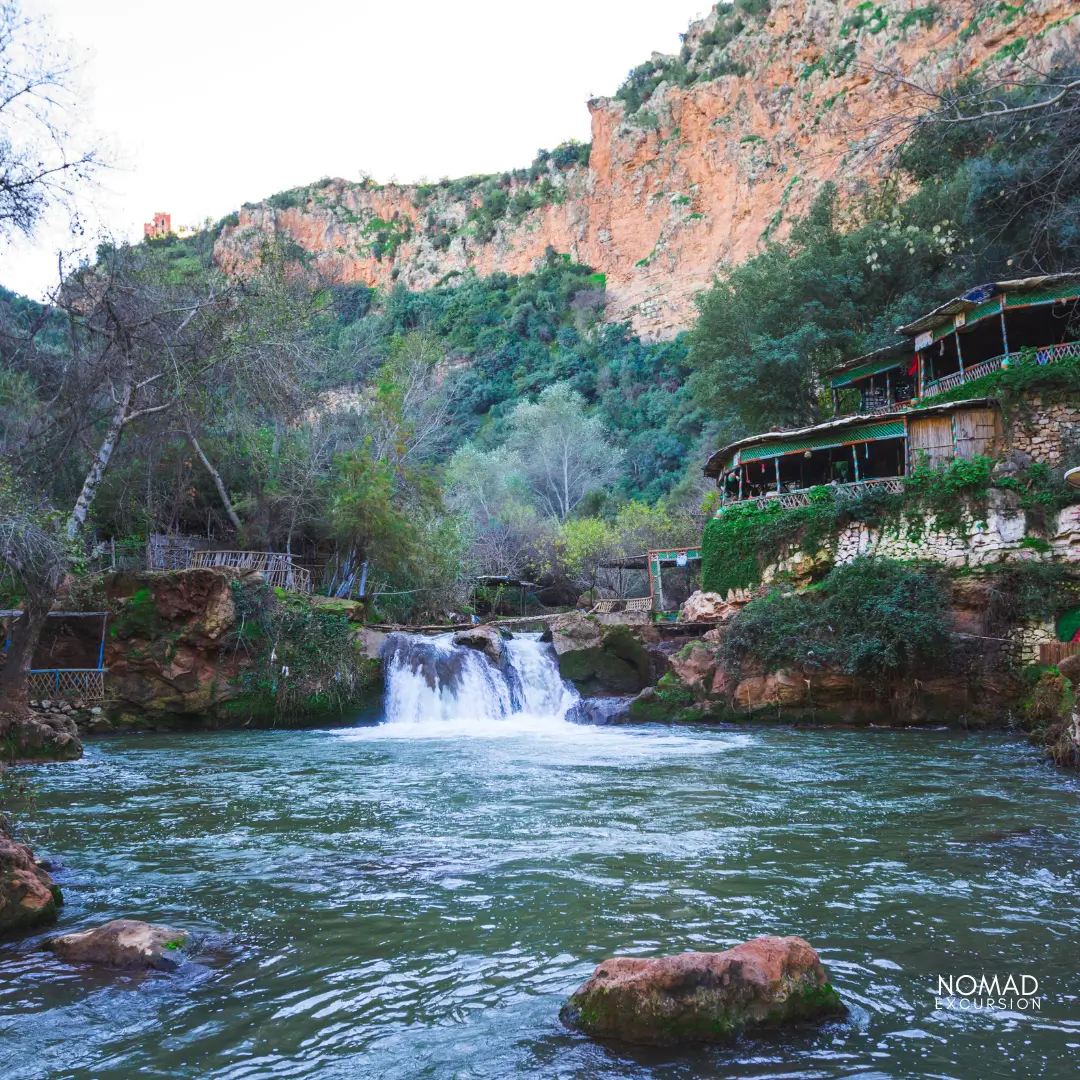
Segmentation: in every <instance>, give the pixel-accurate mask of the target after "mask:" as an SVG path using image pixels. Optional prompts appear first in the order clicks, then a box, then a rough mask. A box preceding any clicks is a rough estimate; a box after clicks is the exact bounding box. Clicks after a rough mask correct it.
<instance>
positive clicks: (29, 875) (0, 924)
mask: <svg viewBox="0 0 1080 1080" xmlns="http://www.w3.org/2000/svg"><path fill="white" fill-rule="evenodd" d="M63 902H64V898H63V895H62V894H61V892H60V889H59V888H58V887H57V885H56V882H54V881H53V879H52V878H51V877H49V875H48V873H47V872H46V871H45V870H44V869H43V868H42V867H40V866H38V864H37V862H35V860H34V854H33V852H32V851H31V850H30V849H29V848H28V847H27V846H26V845H25V844H22V843H20V842H19V841H18V840H15V839H13V838H12V837H10V836H7V835H4V834H3V833H0V934H6V933H7V932H8V931H9V930H31V929H33V928H34V927H35V926H45V925H47V924H48V923H54V922H56V915H57V910H56V909H57V908H58V907H59V906H60V905H61V904H62V903H63Z"/></svg>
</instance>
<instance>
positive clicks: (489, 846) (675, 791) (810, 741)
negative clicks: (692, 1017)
mask: <svg viewBox="0 0 1080 1080" xmlns="http://www.w3.org/2000/svg"><path fill="white" fill-rule="evenodd" d="M31 772H32V774H33V777H34V780H35V783H36V785H37V787H38V792H39V794H38V804H39V810H38V814H37V817H36V822H35V826H34V827H35V829H36V830H37V835H38V839H37V845H38V847H39V849H40V850H42V851H47V852H49V853H53V854H55V855H57V856H58V857H60V858H61V859H62V860H63V863H64V869H62V870H60V871H58V872H57V874H56V877H57V879H58V881H59V882H60V884H61V885H62V886H63V888H64V892H65V896H66V898H67V903H66V906H65V908H64V909H63V914H62V917H61V923H60V925H61V927H65V928H73V927H76V926H79V925H82V924H86V923H91V922H99V921H103V920H105V919H108V918H114V917H120V916H130V917H136V918H138V917H142V918H147V919H150V920H152V921H158V922H164V923H167V924H171V925H174V926H181V927H185V928H187V929H189V930H191V931H193V932H194V933H195V934H196V935H197V936H198V937H199V938H200V939H201V941H202V944H201V946H200V950H199V952H198V954H197V956H196V958H195V960H194V961H193V962H191V963H189V964H187V965H186V966H185V967H184V968H183V969H182V971H181V972H180V973H179V974H174V975H166V974H157V973H154V974H151V975H149V976H127V975H120V974H114V973H107V972H92V973H88V972H85V971H77V970H75V969H73V968H70V967H66V966H65V965H63V964H61V963H59V962H58V961H56V960H54V959H52V958H51V957H50V956H48V954H42V953H40V952H39V951H37V949H36V946H37V944H38V943H39V942H40V938H41V935H38V936H37V937H35V938H28V939H24V940H22V941H20V942H16V943H14V944H8V945H5V946H4V947H3V948H2V949H0V1076H3V1077H5V1078H6V1080H16V1078H17V1080H39V1078H40V1080H44V1078H49V1080H60V1078H68V1077H71V1078H83V1077H93V1078H98V1080H113V1078H125V1080H126V1078H129V1077H134V1076H147V1077H183V1078H188V1077H190V1078H199V1080H204V1078H230V1080H240V1078H244V1080H250V1078H267V1080H269V1078H281V1077H318V1078H320V1080H346V1078H349V1080H353V1078H368V1077H370V1078H378V1080H392V1078H398V1077H401V1078H406V1077H408V1078H412V1077H433V1078H436V1077H437V1078H447V1080H449V1078H486V1077H500V1078H501V1077H517V1076H529V1077H533V1076H535V1077H550V1078H556V1077H558V1078H581V1080H586V1078H588V1080H596V1078H625V1077H630V1078H637V1077H641V1078H646V1077H648V1078H653V1077H655V1078H676V1077H678V1078H683V1077H685V1078H690V1077H695V1078H697V1077H754V1078H764V1077H805V1078H828V1077H860V1078H870V1077H889V1078H907V1077H912V1078H914V1077H949V1078H956V1080H989V1078H992V1077H1025V1078H1026V1077H1067V1076H1068V1077H1071V1076H1074V1075H1076V1062H1077V1060H1078V1059H1080V974H1078V968H1080V964H1078V958H1080V949H1078V946H1077V942H1078V940H1080V785H1078V784H1077V781H1076V779H1075V778H1073V777H1071V776H1068V775H1065V774H1061V773H1055V772H1054V771H1052V770H1051V769H1049V768H1048V767H1047V766H1046V765H1044V764H1043V762H1042V761H1041V760H1040V757H1039V755H1038V753H1037V752H1035V751H1034V750H1032V749H1030V748H1028V747H1027V746H1026V745H1025V744H1023V743H1022V742H1019V741H1016V740H1012V739H1007V738H1005V737H996V736H985V735H980V736H975V735H961V734H954V733H949V732H944V731H940V732H899V731H885V730H870V731H850V730H828V729H821V730H813V729H793V728H785V727H770V726H755V725H747V726H746V727H744V728H731V729H708V730H706V729H669V728H662V727H648V726H647V727H640V728H591V727H585V726H578V725H573V724H568V723H565V722H564V721H562V720H561V719H559V718H557V717H551V716H549V717H532V718H531V719H530V718H528V717H522V716H517V717H511V718H509V719H503V720H501V721H500V720H492V719H487V720H485V721H483V722H477V723H476V724H474V725H472V726H470V724H469V722H468V720H467V719H462V718H460V717H458V718H454V717H449V718H446V719H442V720H440V721H439V722H437V723H435V722H432V723H409V722H396V723H389V724H387V723H381V724H374V723H362V724H357V725H356V726H352V727H345V728H336V729H327V730H317V731H315V730H307V731H299V730H292V731H290V730H277V731H263V732H251V731H240V732H237V731H233V732H218V733H206V734H191V735H157V736H144V737H123V738H116V739H110V740H98V741H93V742H91V743H90V744H89V746H88V748H87V752H86V756H85V757H84V759H83V760H82V761H80V762H77V763H74V764H66V765H58V766H49V767H42V768H38V769H36V770H31ZM767 933H774V934H799V935H801V936H803V937H805V938H807V939H808V940H809V941H810V942H811V943H812V944H813V945H814V946H815V947H816V948H817V949H818V950H819V951H820V952H821V954H822V958H823V960H824V962H825V964H826V966H827V967H828V969H829V972H830V974H831V976H832V980H833V982H834V984H835V985H836V986H837V987H838V989H839V991H840V993H841V995H842V996H843V998H844V1000H845V1001H846V1002H847V1003H848V1004H849V1005H850V1006H851V1008H852V1013H851V1018H850V1019H849V1020H848V1021H847V1022H845V1023H842V1024H834V1025H832V1026H830V1027H827V1028H825V1029H823V1030H821V1031H819V1032H812V1033H797V1034H788V1035H785V1036H782V1037H777V1038H772V1039H765V1040H753V1041H745V1042H743V1043H741V1044H738V1045H736V1046H732V1047H711V1048H696V1049H680V1050H664V1051H660V1050H640V1049H639V1050H630V1049H627V1048H625V1047H622V1048H620V1047H611V1046H602V1045H597V1044H594V1043H592V1042H590V1041H588V1040H587V1039H585V1038H583V1037H581V1036H578V1035H574V1034H571V1033H569V1032H567V1031H565V1030H563V1028H562V1027H561V1026H560V1024H559V1021H558V1016H557V1014H558V1010H559V1006H560V1005H561V1004H562V1002H563V1000H564V999H565V998H566V996H567V995H568V994H569V993H570V992H571V991H572V990H573V989H574V988H575V986H576V985H577V984H578V983H579V982H580V981H581V980H582V979H584V978H585V977H586V976H587V975H588V974H589V972H590V971H591V969H592V967H593V966H594V965H595V964H596V963H598V962H599V961H601V960H602V959H604V958H605V957H607V956H610V955H612V954H613V953H631V954H640V955H645V956H653V955H659V954H662V953H668V952H676V951H681V950H684V949H698V950H705V949H707V950H715V949H722V948H725V947H729V946H731V945H734V944H736V943H738V942H741V941H744V940H747V939H748V938H751V937H754V936H757V935H760V934H767ZM966 973H975V974H981V973H987V974H993V973H1000V974H1001V975H1002V977H1005V976H1007V975H1009V974H1013V975H1016V976H1019V975H1021V974H1026V975H1029V976H1034V977H1035V978H1037V979H1038V982H1039V996H1040V998H1041V1002H1040V1003H1041V1009H1040V1010H1039V1011H1033V1010H1030V1009H1026V1010H1019V1009H1016V1008H1014V1009H1012V1010H1009V1009H1000V1010H997V1011H993V1012H977V1013H976V1012H960V1011H948V1010H945V1009H941V1008H937V1007H936V1006H935V990H936V988H937V978H938V976H939V975H940V976H944V977H948V976H953V977H954V978H955V977H956V976H960V975H963V974H966Z"/></svg>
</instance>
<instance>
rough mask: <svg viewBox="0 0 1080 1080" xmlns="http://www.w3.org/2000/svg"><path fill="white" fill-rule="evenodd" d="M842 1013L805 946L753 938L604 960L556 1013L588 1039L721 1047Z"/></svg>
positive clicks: (799, 942)
mask: <svg viewBox="0 0 1080 1080" xmlns="http://www.w3.org/2000/svg"><path fill="white" fill-rule="evenodd" d="M846 1012H847V1009H846V1008H845V1006H844V1005H843V1003H842V1002H841V1001H840V997H839V995H838V994H837V993H836V991H835V990H834V989H833V987H832V986H831V985H830V983H829V980H828V976H827V975H826V973H825V969H824V967H822V964H821V960H820V958H819V957H818V954H817V953H816V952H815V951H814V949H813V948H812V947H811V946H810V945H809V943H807V942H806V941H804V940H803V939H802V938H799V937H761V938H755V939H754V940H753V941H748V942H747V943H746V944H745V945H739V946H736V947H735V948H734V949H728V950H727V951H726V952H719V953H682V954H681V955H679V956H663V957H660V958H659V959H655V960H649V959H643V958H641V957H630V956H616V957H614V958H613V959H611V960H605V961H604V963H602V964H600V965H599V967H597V968H596V970H595V971H594V972H593V973H592V975H591V977H590V978H589V979H588V980H587V981H586V982H585V983H583V984H582V985H581V986H580V987H578V989H577V990H576V991H575V992H574V994H573V996H572V997H571V998H570V1000H569V1001H568V1002H567V1003H566V1005H565V1006H563V1009H562V1012H561V1013H560V1014H559V1015H560V1018H561V1019H562V1021H563V1023H564V1024H566V1026H567V1027H570V1028H573V1029H574V1030H577V1031H581V1032H583V1033H584V1034H586V1035H591V1036H593V1037H594V1038H599V1039H614V1040H618V1041H620V1042H625V1043H643V1044H646V1045H651V1046H671V1045H675V1044H678V1043H690V1042H725V1041H727V1040H729V1039H732V1038H734V1037H736V1036H738V1035H740V1034H742V1033H744V1032H753V1031H760V1030H768V1029H776V1028H781V1027H785V1026H788V1025H793V1024H804V1023H809V1022H813V1023H820V1022H822V1021H825V1020H830V1019H835V1018H839V1017H842V1016H844V1015H845V1014H846Z"/></svg>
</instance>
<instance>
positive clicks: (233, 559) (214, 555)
mask: <svg viewBox="0 0 1080 1080" xmlns="http://www.w3.org/2000/svg"><path fill="white" fill-rule="evenodd" d="M213 566H230V567H232V568H233V569H236V570H258V571H259V573H261V574H262V576H263V578H264V580H265V581H266V583H267V584H268V585H272V586H274V587H275V588H279V589H286V590H288V591H289V592H299V593H309V592H311V571H310V570H308V569H307V568H306V567H303V566H294V565H293V562H292V558H291V556H289V555H285V554H283V553H281V552H279V551H193V552H191V555H190V558H189V559H188V567H190V568H191V569H193V570H194V569H200V568H203V567H213Z"/></svg>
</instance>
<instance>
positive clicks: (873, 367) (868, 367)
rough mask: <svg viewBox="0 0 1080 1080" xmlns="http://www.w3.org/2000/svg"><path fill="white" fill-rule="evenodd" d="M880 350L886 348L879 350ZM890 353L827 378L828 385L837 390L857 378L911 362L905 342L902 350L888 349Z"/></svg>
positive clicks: (908, 348)
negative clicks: (882, 357)
mask: <svg viewBox="0 0 1080 1080" xmlns="http://www.w3.org/2000/svg"><path fill="white" fill-rule="evenodd" d="M881 351H882V352H884V351H886V350H881ZM888 351H889V353H890V355H889V356H887V357H885V358H884V359H881V360H875V361H874V362H873V363H869V364H863V365H861V366H860V367H855V368H852V369H851V370H850V371H845V372H843V373H842V374H840V375H835V376H833V378H831V379H830V380H829V386H830V387H831V388H832V389H833V390H839V389H840V388H841V387H842V386H850V385H851V384H852V383H853V382H858V381H859V379H865V378H866V377H867V376H868V375H877V374H878V373H879V372H882V371H890V370H892V369H893V368H907V367H909V366H910V365H911V363H912V355H913V354H912V351H911V345H910V344H907V343H905V348H904V351H903V352H899V351H898V350H892V349H890V350H888Z"/></svg>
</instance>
